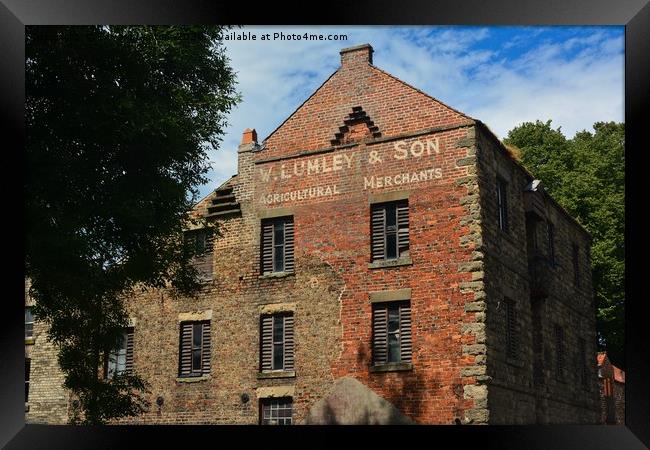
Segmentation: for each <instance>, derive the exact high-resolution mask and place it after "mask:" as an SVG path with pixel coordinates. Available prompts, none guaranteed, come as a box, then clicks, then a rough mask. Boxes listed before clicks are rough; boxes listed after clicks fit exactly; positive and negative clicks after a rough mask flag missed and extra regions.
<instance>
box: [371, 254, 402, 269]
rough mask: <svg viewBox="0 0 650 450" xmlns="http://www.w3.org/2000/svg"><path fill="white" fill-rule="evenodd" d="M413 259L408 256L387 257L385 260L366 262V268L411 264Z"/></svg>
mask: <svg viewBox="0 0 650 450" xmlns="http://www.w3.org/2000/svg"><path fill="white" fill-rule="evenodd" d="M411 265H413V261H412V260H411V258H410V257H405V258H398V259H387V260H385V261H375V262H371V263H369V264H368V269H384V268H387V267H400V266H411Z"/></svg>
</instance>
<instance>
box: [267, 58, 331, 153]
mask: <svg viewBox="0 0 650 450" xmlns="http://www.w3.org/2000/svg"><path fill="white" fill-rule="evenodd" d="M339 70H341V67H339V68H338V69H336V70H335V71H334V72H332V74H331V75H330V76H329V77H327V79H326V80H325V81H323V82H322V83H321V84H320V86H318V87H317V88H316V90H315V91H314V92H312V93H311V95H310V96H309V97H307V98H306V99H305V101H304V102H302V103H301V104H300V105H298V107H297V108H296V109H294V110H293V112H292V113H291V114H289V115H288V116H287V118H286V119H284V120H283V121H282V123H281V124H280V125H278V126H277V127H275V129H274V130H273V131H271V132H270V133H269V134H268V135H267V136H266V137H265V138H264V139H262V146H263V148H265V147H266V141H267V140H268V138H270V137H271V136H273V135H274V134H275V132H276V131H278V130H279V129H280V128H281V127H282V125H284V124H285V123H287V121H288V120H289V119H291V118H292V117H293V116H294V115H295V114H296V113H297V112H298V110H299V109H300V108H302V107H303V106H304V105H305V103H307V102H308V101H309V100H310V99H311V98H312V97H313V96H314V95H316V93H317V92H318V91H320V90H321V89H322V88H323V86H325V83H327V82H328V81H329V80H330V79H331V78H332V77H333V76H334V75H336V74H337V73H338V71H339Z"/></svg>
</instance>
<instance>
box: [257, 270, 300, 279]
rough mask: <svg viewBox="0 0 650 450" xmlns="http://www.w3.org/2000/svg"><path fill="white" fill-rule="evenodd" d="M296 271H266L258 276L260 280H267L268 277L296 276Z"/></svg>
mask: <svg viewBox="0 0 650 450" xmlns="http://www.w3.org/2000/svg"><path fill="white" fill-rule="evenodd" d="M294 275H295V272H271V273H266V274H264V275H260V276H259V277H258V278H259V279H260V280H267V279H273V278H286V277H291V276H294Z"/></svg>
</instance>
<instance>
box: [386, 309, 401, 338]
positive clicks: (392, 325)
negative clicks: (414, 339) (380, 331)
mask: <svg viewBox="0 0 650 450" xmlns="http://www.w3.org/2000/svg"><path fill="white" fill-rule="evenodd" d="M398 329H399V310H398V309H397V308H395V307H391V308H389V309H388V332H389V333H392V332H395V331H397V330H398Z"/></svg>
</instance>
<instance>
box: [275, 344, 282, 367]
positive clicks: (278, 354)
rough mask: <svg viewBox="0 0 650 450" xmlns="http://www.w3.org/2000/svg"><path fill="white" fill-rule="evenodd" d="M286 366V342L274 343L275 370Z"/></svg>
mask: <svg viewBox="0 0 650 450" xmlns="http://www.w3.org/2000/svg"><path fill="white" fill-rule="evenodd" d="M283 368H284V344H282V343H278V344H273V370H280V369H283Z"/></svg>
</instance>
